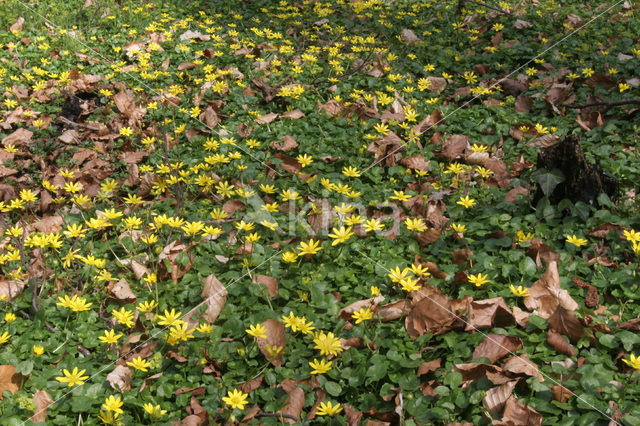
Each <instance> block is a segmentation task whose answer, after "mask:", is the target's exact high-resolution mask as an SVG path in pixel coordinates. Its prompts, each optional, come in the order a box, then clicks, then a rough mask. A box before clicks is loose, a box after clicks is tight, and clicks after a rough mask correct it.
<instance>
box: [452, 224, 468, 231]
mask: <svg viewBox="0 0 640 426" xmlns="http://www.w3.org/2000/svg"><path fill="white" fill-rule="evenodd" d="M451 229H453V230H454V231H456V232H460V233H462V232H466V231H467V227H466V225H463V224H456V223H453V224H451Z"/></svg>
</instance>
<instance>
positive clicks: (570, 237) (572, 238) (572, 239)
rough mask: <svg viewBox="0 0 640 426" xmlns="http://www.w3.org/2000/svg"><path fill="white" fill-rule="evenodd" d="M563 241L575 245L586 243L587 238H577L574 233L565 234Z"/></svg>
mask: <svg viewBox="0 0 640 426" xmlns="http://www.w3.org/2000/svg"><path fill="white" fill-rule="evenodd" d="M565 241H566V242H568V243H569V244H573V245H574V246H576V247H580V246H583V245H585V244H587V240H585V239H584V238H578V237H576V236H575V235H567V239H566V240H565Z"/></svg>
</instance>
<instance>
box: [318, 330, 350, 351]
mask: <svg viewBox="0 0 640 426" xmlns="http://www.w3.org/2000/svg"><path fill="white" fill-rule="evenodd" d="M313 343H315V344H316V346H315V348H316V349H318V350H319V351H320V355H334V356H335V355H338V352H342V350H343V349H342V343H341V342H340V339H338V338H337V337H335V336H334V335H333V333H331V332H329V333H326V334H325V332H324V331H321V332H319V333H317V334H316V335H315V337H314V339H313Z"/></svg>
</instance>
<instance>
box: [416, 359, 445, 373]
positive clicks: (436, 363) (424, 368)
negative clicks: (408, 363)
mask: <svg viewBox="0 0 640 426" xmlns="http://www.w3.org/2000/svg"><path fill="white" fill-rule="evenodd" d="M441 364H442V358H437V359H434V360H433V361H429V362H424V363H422V364H420V366H419V367H418V373H417V376H422V375H425V374H427V373H430V372H432V371H436V370H437V369H438V368H440V365H441Z"/></svg>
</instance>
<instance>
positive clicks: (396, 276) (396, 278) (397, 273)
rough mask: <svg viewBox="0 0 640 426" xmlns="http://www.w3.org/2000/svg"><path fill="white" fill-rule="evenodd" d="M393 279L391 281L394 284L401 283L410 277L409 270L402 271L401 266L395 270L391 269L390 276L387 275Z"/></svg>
mask: <svg viewBox="0 0 640 426" xmlns="http://www.w3.org/2000/svg"><path fill="white" fill-rule="evenodd" d="M387 276H388V277H389V278H391V281H393V282H394V283H399V282H400V281H402V280H404V279H405V278H407V277H408V276H409V268H404V269H402V270H401V269H400V267H399V266H396V268H395V269H390V270H389V274H388V275H387Z"/></svg>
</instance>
